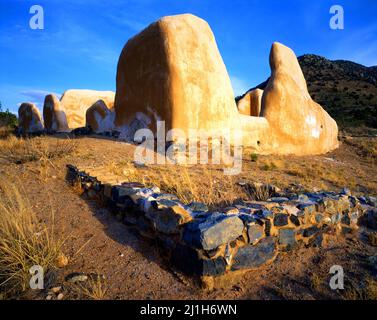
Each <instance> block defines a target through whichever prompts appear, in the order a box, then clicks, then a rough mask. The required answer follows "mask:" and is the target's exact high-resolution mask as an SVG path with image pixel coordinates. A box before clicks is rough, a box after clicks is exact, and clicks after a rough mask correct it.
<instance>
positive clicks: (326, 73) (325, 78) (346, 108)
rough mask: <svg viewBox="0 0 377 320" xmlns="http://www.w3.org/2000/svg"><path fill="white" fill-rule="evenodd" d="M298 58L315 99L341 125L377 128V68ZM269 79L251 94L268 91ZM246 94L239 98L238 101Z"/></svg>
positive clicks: (344, 62) (321, 57) (304, 57)
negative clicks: (261, 90)
mask: <svg viewBox="0 0 377 320" xmlns="http://www.w3.org/2000/svg"><path fill="white" fill-rule="evenodd" d="M297 59H298V61H299V63H300V66H301V69H302V71H303V73H304V76H305V79H306V82H307V85H308V91H309V93H310V95H311V97H312V98H313V100H314V101H316V102H317V103H319V104H320V105H321V106H322V107H323V108H324V109H325V110H326V111H327V112H328V113H329V114H330V115H331V116H332V117H333V118H334V119H335V120H336V121H337V122H338V125H339V127H340V128H347V127H362V126H366V127H371V128H377V66H371V67H366V66H363V65H362V64H359V63H356V62H353V61H349V60H329V59H327V58H325V57H323V56H319V55H315V54H305V55H302V56H299V57H298V58H297ZM268 80H269V78H268V79H267V80H266V81H264V82H262V83H261V84H259V85H257V86H255V87H254V88H251V89H250V90H248V91H247V92H249V91H251V90H254V89H256V88H259V89H264V88H265V87H266V86H267V83H268ZM247 92H246V93H247ZM246 93H245V94H246ZM245 94H244V95H245ZM244 95H241V96H238V97H237V98H236V101H238V100H240V99H241V98H242V97H243V96H244Z"/></svg>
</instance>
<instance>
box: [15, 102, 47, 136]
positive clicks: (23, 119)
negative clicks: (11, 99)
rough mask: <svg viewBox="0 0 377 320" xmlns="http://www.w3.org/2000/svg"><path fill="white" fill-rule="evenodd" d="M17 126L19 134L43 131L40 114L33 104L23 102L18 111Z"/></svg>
mask: <svg viewBox="0 0 377 320" xmlns="http://www.w3.org/2000/svg"><path fill="white" fill-rule="evenodd" d="M18 126H19V130H20V133H23V134H25V133H33V132H40V131H43V130H44V126H43V121H42V117H41V114H40V113H39V110H38V108H37V107H36V105H35V104H33V103H30V102H24V103H22V104H21V106H20V108H19V109H18Z"/></svg>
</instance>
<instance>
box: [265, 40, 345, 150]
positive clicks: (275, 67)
mask: <svg viewBox="0 0 377 320" xmlns="http://www.w3.org/2000/svg"><path fill="white" fill-rule="evenodd" d="M270 66H271V77H270V80H269V82H268V84H267V87H266V88H265V90H264V93H263V98H262V111H261V115H262V116H263V117H265V118H266V119H267V121H268V123H269V125H270V128H271V134H272V137H271V139H272V141H271V143H272V145H275V146H277V147H278V150H277V152H278V153H282V154H289V153H292V154H320V153H325V152H327V151H329V150H333V149H335V148H337V147H338V140H337V135H338V127H337V124H336V122H335V121H334V120H333V119H332V118H331V117H330V116H329V114H328V113H327V112H326V111H325V110H324V109H323V108H322V107H321V106H320V105H319V104H318V103H316V102H314V101H313V100H312V98H311V97H310V95H309V92H308V89H307V86H306V81H305V78H304V75H303V73H302V70H301V68H300V65H299V63H298V61H297V58H296V55H295V54H294V52H293V51H292V50H291V49H290V48H288V47H286V46H284V45H282V44H280V43H274V44H273V45H272V48H271V53H270Z"/></svg>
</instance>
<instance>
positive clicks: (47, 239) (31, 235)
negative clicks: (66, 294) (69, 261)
mask: <svg viewBox="0 0 377 320" xmlns="http://www.w3.org/2000/svg"><path fill="white" fill-rule="evenodd" d="M24 194H25V193H24V192H22V193H21V192H20V191H19V186H16V185H15V184H10V183H9V182H7V181H0V199H1V201H0V288H1V290H0V291H2V292H3V295H4V296H9V297H12V296H15V295H17V294H19V293H21V292H23V291H25V290H26V289H27V288H28V287H29V281H30V278H31V274H30V273H29V269H30V268H31V267H32V266H33V265H40V266H42V267H43V269H44V271H45V274H46V272H47V271H49V270H53V269H54V268H55V263H56V261H57V258H58V257H59V255H60V254H61V250H60V249H61V245H62V241H59V240H57V239H55V238H54V235H53V224H52V227H51V228H47V227H46V226H44V225H41V224H40V223H38V219H37V217H36V215H35V213H34V212H33V211H32V209H31V206H30V204H29V202H28V200H27V198H26V197H25V195H24Z"/></svg>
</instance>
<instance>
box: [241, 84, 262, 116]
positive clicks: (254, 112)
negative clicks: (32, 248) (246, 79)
mask: <svg viewBox="0 0 377 320" xmlns="http://www.w3.org/2000/svg"><path fill="white" fill-rule="evenodd" d="M262 96H263V90H261V89H254V90H251V91H249V92H247V93H246V94H245V95H244V96H243V97H242V99H240V100H239V101H238V102H237V108H238V111H239V113H241V114H244V115H247V116H252V117H259V116H260V112H261V109H262Z"/></svg>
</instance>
